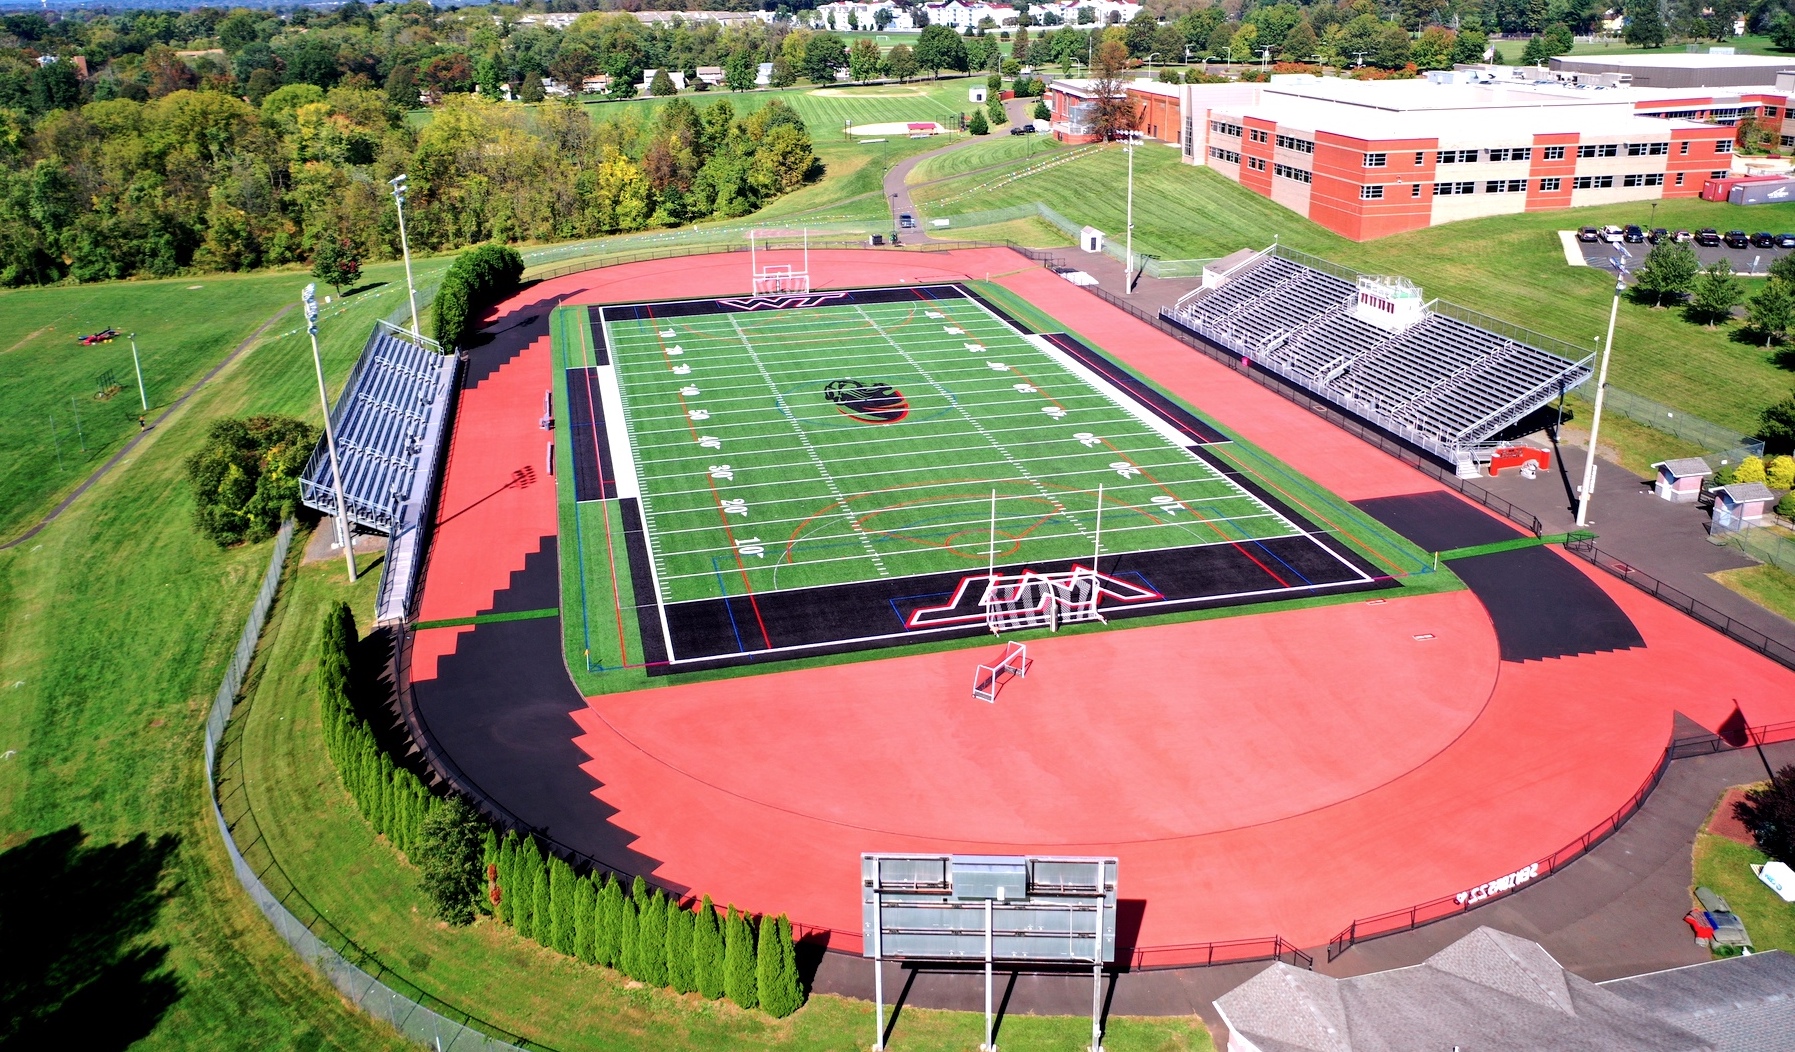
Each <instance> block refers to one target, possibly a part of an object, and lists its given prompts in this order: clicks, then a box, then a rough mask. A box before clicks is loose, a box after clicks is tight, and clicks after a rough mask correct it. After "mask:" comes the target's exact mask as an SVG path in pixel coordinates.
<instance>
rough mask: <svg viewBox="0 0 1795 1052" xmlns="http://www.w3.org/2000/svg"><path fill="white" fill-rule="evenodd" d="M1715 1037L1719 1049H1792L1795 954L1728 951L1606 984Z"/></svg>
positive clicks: (1794, 1040) (1731, 1051) (1734, 1051)
mask: <svg viewBox="0 0 1795 1052" xmlns="http://www.w3.org/2000/svg"><path fill="white" fill-rule="evenodd" d="M1602 989H1603V990H1606V991H1609V992H1611V993H1615V994H1618V995H1620V996H1621V997H1624V998H1626V999H1627V1000H1629V1001H1631V1002H1633V1003H1634V1004H1637V1005H1639V1006H1640V1007H1641V1008H1643V1009H1645V1010H1646V1011H1648V1012H1652V1013H1654V1014H1656V1015H1658V1016H1659V1017H1661V1018H1663V1019H1667V1020H1669V1021H1670V1022H1673V1023H1675V1024H1677V1025H1678V1026H1680V1027H1682V1028H1684V1029H1685V1030H1690V1031H1693V1032H1695V1033H1697V1034H1700V1035H1701V1036H1703V1037H1705V1038H1707V1039H1708V1040H1709V1041H1712V1042H1713V1043H1714V1048H1715V1049H1716V1052H1788V1049H1789V1048H1790V1046H1791V1045H1795V956H1790V955H1789V954H1787V953H1784V952H1783V951H1781V950H1771V951H1768V952H1766V953H1754V954H1752V955H1750V956H1749V957H1726V958H1722V959H1721V960H1718V961H1709V962H1708V963H1706V964H1692V965H1690V966H1688V967H1686V968H1673V969H1671V970H1669V971H1664V972H1651V973H1649V974H1646V975H1635V976H1631V977H1629V978H1626V979H1614V980H1611V981H1609V982H1606V983H1603V984H1602Z"/></svg>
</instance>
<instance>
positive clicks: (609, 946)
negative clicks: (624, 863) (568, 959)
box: [597, 874, 629, 971]
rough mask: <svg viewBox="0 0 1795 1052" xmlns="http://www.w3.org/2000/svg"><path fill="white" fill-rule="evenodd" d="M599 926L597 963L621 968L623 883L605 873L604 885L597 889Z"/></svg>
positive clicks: (626, 906)
mask: <svg viewBox="0 0 1795 1052" xmlns="http://www.w3.org/2000/svg"><path fill="white" fill-rule="evenodd" d="M598 898H599V911H598V915H599V920H600V923H599V927H598V940H597V946H598V963H599V964H602V965H604V966H605V967H607V968H616V969H617V970H619V971H622V970H623V914H624V911H625V910H626V909H628V908H629V907H628V903H627V902H626V901H625V897H624V894H623V885H621V884H619V883H617V878H616V877H613V876H611V875H610V874H606V875H605V885H604V887H602V888H600V889H599V892H598Z"/></svg>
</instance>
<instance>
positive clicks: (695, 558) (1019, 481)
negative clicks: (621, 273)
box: [606, 299, 1297, 603]
mask: <svg viewBox="0 0 1795 1052" xmlns="http://www.w3.org/2000/svg"><path fill="white" fill-rule="evenodd" d="M606 327H607V330H608V333H609V343H610V346H611V350H612V355H613V361H614V362H615V364H616V367H617V371H618V378H619V383H620V385H621V387H622V391H623V402H624V406H625V412H626V415H627V418H628V420H629V426H630V431H631V434H632V435H633V436H634V437H635V439H636V441H635V443H634V450H635V456H636V464H635V468H636V473H637V476H638V479H639V481H640V486H641V491H642V500H643V505H644V509H645V511H646V513H647V518H648V521H649V529H650V534H651V539H650V546H651V549H652V551H653V557H654V558H653V561H654V567H655V576H656V582H655V583H656V587H657V588H658V591H659V595H660V599H661V601H662V602H664V603H673V602H680V601H683V600H687V599H694V598H710V597H712V596H715V595H717V594H719V592H720V591H721V592H724V593H731V592H739V591H741V590H749V591H754V592H764V591H772V590H778V589H782V588H799V587H808V586H813V585H824V584H841V583H846V582H852V581H859V580H863V579H865V578H866V577H868V576H870V575H874V574H876V575H877V576H880V577H887V576H896V577H902V576H910V575H915V574H923V573H934V572H941V571H949V570H956V569H967V568H977V567H978V566H980V565H982V564H983V563H984V562H985V561H986V559H987V558H988V557H990V556H992V555H993V554H995V557H996V558H997V559H998V560H999V561H1002V562H1017V561H1029V562H1045V561H1048V560H1057V559H1076V558H1088V557H1089V556H1090V555H1091V553H1092V551H1093V545H1094V544H1095V543H1096V541H1097V531H1098V530H1099V529H1101V530H1102V533H1103V538H1102V542H1103V550H1104V552H1105V554H1110V553H1117V552H1127V551H1140V550H1144V549H1150V548H1171V547H1185V546H1190V545H1201V544H1213V543H1220V542H1225V541H1235V540H1249V539H1259V538H1266V537H1275V536H1286V535H1289V534H1292V533H1295V532H1297V529H1296V527H1295V526H1294V525H1292V524H1291V523H1290V522H1289V521H1288V520H1286V519H1285V518H1284V517H1283V516H1281V515H1279V514H1278V513H1276V512H1275V511H1273V510H1272V509H1271V508H1270V507H1268V506H1267V505H1266V504H1264V503H1263V502H1261V501H1260V500H1259V499H1258V498H1256V497H1254V496H1253V495H1251V494H1250V493H1248V492H1247V491H1246V490H1245V489H1243V488H1241V487H1240V486H1239V485H1238V484H1237V483H1235V482H1233V481H1230V480H1229V479H1227V478H1226V477H1224V476H1223V475H1222V474H1221V473H1220V472H1218V471H1216V470H1215V469H1214V468H1212V467H1210V466H1209V465H1207V464H1205V463H1204V462H1202V461H1201V460H1198V459H1197V458H1195V457H1193V456H1192V455H1191V454H1189V453H1188V452H1186V451H1185V450H1184V449H1183V448H1182V447H1180V446H1177V445H1174V444H1173V443H1172V442H1171V441H1169V440H1168V439H1167V437H1166V436H1165V435H1163V434H1162V433H1160V431H1158V430H1155V429H1154V428H1153V427H1151V426H1149V425H1148V424H1147V423H1145V422H1144V421H1142V420H1141V419H1139V418H1138V417H1137V416H1135V415H1133V414H1131V413H1130V412H1129V411H1128V410H1127V409H1125V408H1123V407H1122V406H1121V405H1119V404H1117V403H1116V402H1115V401H1113V400H1112V399H1111V398H1109V397H1107V396H1106V395H1105V394H1104V393H1102V392H1100V391H1099V390H1097V389H1095V388H1094V387H1092V385H1091V384H1090V383H1088V382H1087V381H1086V380H1084V379H1082V378H1081V377H1079V376H1078V375H1076V374H1075V373H1074V372H1073V371H1072V370H1071V369H1069V368H1068V367H1067V366H1066V365H1065V364H1063V362H1062V360H1061V359H1059V358H1058V357H1057V356H1053V355H1049V354H1048V353H1046V352H1045V351H1043V350H1042V349H1040V348H1039V347H1036V346H1034V345H1033V344H1031V343H1030V342H1028V341H1027V340H1026V339H1024V338H1023V336H1022V335H1021V334H1019V333H1018V332H1016V330H1015V329H1013V328H1011V327H1010V326H1009V325H1007V324H1005V323H1004V322H1003V321H1002V320H1000V319H999V318H997V317H996V316H994V315H993V314H991V313H990V312H989V311H987V310H985V309H984V308H983V307H981V306H979V305H978V304H976V303H974V302H973V301H970V300H963V299H961V300H950V301H922V300H918V301H915V302H910V303H887V304H873V305H856V306H849V307H818V308H806V309H797V310H776V311H755V312H752V313H747V314H711V315H701V316H697V317H685V318H679V319H677V321H673V322H668V323H666V324H665V325H663V324H661V323H658V322H654V321H647V320H644V321H613V322H609V323H608V324H607V326H606ZM842 381H860V382H861V383H862V384H873V383H882V384H885V385H889V388H887V389H886V390H889V391H890V392H891V393H889V394H885V395H884V396H883V397H884V398H885V399H886V400H887V401H888V402H892V404H897V401H895V400H901V403H902V404H904V405H905V406H907V408H902V409H890V408H885V409H879V408H876V407H875V408H873V409H870V410H868V411H866V412H856V411H854V410H852V409H849V408H847V407H845V406H844V405H842V404H841V403H839V402H832V401H830V399H829V397H828V395H827V394H826V393H825V390H826V389H827V388H828V387H829V385H831V384H837V383H840V382H842ZM848 390H849V392H850V393H853V392H856V391H865V390H868V388H861V387H858V386H856V387H855V388H849V389H848ZM836 393H837V394H840V393H841V392H840V391H837V392H836ZM868 412H870V413H872V414H874V415H867V413H868ZM894 413H901V414H903V415H902V421H901V422H902V425H903V426H901V427H891V426H885V424H884V423H882V422H879V421H877V420H876V418H875V417H876V415H879V414H882V415H886V416H890V415H892V414H894ZM898 422H899V421H897V420H892V421H890V423H898ZM1100 486H1101V487H1103V498H1104V503H1103V512H1104V520H1107V521H1104V520H1100V519H1099V517H1098V515H1097V513H1096V505H1097V494H1098V488H1099V487H1100ZM993 489H995V491H996V494H997V496H996V510H995V514H996V531H997V532H996V540H995V542H993V539H992V534H991V528H992V527H991V516H992V501H991V496H990V494H991V492H992V490H993ZM994 543H995V549H993V544H994Z"/></svg>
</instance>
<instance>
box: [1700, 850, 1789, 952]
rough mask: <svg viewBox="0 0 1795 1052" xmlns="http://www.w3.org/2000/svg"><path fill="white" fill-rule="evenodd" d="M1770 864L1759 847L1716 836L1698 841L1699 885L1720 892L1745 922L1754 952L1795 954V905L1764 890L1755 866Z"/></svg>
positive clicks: (1766, 888) (1766, 889)
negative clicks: (1753, 871) (1766, 951)
mask: <svg viewBox="0 0 1795 1052" xmlns="http://www.w3.org/2000/svg"><path fill="white" fill-rule="evenodd" d="M1765 860H1766V856H1765V854H1764V853H1763V852H1762V851H1759V850H1758V849H1757V848H1755V847H1751V846H1748V845H1745V844H1740V843H1736V842H1734V841H1731V840H1728V839H1727V838H1725V837H1720V836H1715V835H1713V834H1712V833H1702V834H1700V835H1698V836H1697V837H1696V838H1695V884H1696V886H1697V887H1709V888H1713V889H1714V890H1715V891H1718V892H1719V893H1720V894H1721V896H1722V897H1724V898H1725V899H1726V903H1727V905H1729V906H1731V907H1732V908H1733V912H1734V913H1737V914H1738V915H1739V919H1740V920H1743V921H1744V922H1745V931H1746V933H1747V934H1748V935H1750V936H1751V945H1752V948H1753V949H1754V950H1760V951H1762V950H1788V951H1790V952H1795V905H1792V904H1790V903H1787V902H1784V901H1783V900H1782V899H1779V898H1777V897H1776V893H1775V892H1773V891H1771V890H1770V889H1769V888H1768V887H1765V886H1764V883H1763V881H1760V880H1759V879H1758V878H1757V876H1756V874H1754V873H1752V871H1751V864H1752V863H1754V862H1756V863H1759V864H1760V865H1761V864H1762V863H1763V862H1764V861H1765Z"/></svg>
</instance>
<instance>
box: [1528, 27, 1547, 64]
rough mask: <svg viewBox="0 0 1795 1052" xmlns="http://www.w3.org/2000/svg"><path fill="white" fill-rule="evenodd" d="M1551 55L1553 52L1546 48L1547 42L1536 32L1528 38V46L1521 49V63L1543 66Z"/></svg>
mask: <svg viewBox="0 0 1795 1052" xmlns="http://www.w3.org/2000/svg"><path fill="white" fill-rule="evenodd" d="M1551 57H1552V52H1551V51H1549V50H1548V49H1547V48H1546V42H1545V41H1544V40H1541V39H1540V37H1539V34H1538V33H1535V34H1534V35H1533V36H1531V37H1529V38H1528V40H1527V46H1526V47H1524V48H1522V49H1521V63H1520V64H1521V65H1523V66H1543V65H1545V64H1546V60H1547V59H1549V58H1551Z"/></svg>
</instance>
